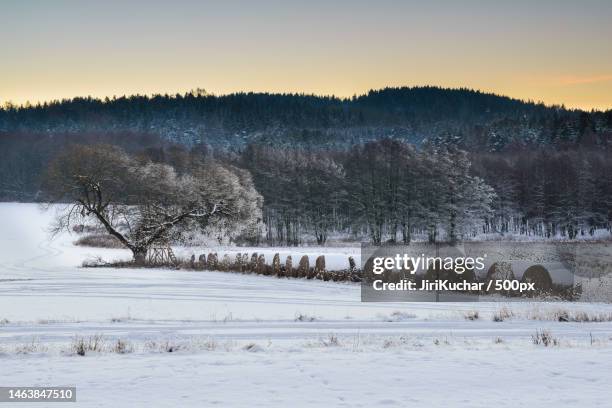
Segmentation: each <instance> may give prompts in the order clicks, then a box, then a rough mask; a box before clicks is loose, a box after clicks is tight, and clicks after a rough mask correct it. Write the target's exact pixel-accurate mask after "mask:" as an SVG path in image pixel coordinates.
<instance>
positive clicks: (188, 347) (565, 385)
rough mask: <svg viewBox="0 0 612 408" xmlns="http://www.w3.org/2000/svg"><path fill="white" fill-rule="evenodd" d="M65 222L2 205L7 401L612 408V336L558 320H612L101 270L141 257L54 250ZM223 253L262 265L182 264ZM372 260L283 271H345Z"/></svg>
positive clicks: (609, 310) (218, 276)
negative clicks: (22, 395) (56, 398)
mask: <svg viewBox="0 0 612 408" xmlns="http://www.w3.org/2000/svg"><path fill="white" fill-rule="evenodd" d="M51 217H52V213H51V212H46V213H45V212H41V211H40V210H39V208H38V206H36V205H30V204H0V226H1V227H0V228H1V229H0V386H51V385H66V386H68V385H72V386H76V387H77V403H76V404H74V405H75V406H83V407H104V406H112V407H152V406H154V407H158V406H159V407H177V406H182V407H192V406H194V407H206V406H213V405H214V406H221V407H258V406H261V407H287V406H293V407H302V406H313V407H314V406H342V407H355V406H357V407H359V406H363V407H371V406H411V407H438V406H445V407H506V406H507V407H517V406H526V407H565V406H568V407H574V406H580V407H596V406H600V407H611V406H612V397H610V392H609V384H610V381H611V380H612V365H610V361H612V323H611V322H609V321H604V322H597V323H593V322H590V323H586V322H559V321H558V318H557V317H556V316H558V315H559V314H560V313H569V314H570V315H571V316H578V315H586V316H598V317H600V318H601V317H606V316H610V315H612V305H608V304H585V303H580V304H572V305H568V304H562V303H527V302H520V303H516V302H512V303H507V302H503V301H500V302H499V303H495V302H489V303H484V302H480V303H459V304H450V303H441V304H433V303H401V304H392V303H375V304H374V303H361V302H360V292H359V286H358V285H357V284H352V283H333V282H321V281H306V280H298V279H278V278H275V277H265V276H254V275H240V274H234V273H222V272H202V271H200V272H196V271H181V270H146V269H105V268H99V269H98V268H96V269H85V268H81V267H80V265H81V263H82V261H83V260H85V259H88V258H93V257H97V256H101V257H103V258H105V259H107V260H112V259H119V258H126V257H128V256H129V254H128V253H127V252H126V251H123V250H110V249H95V248H83V247H76V246H74V245H73V241H74V240H76V238H77V237H76V236H74V235H73V236H71V235H69V234H64V235H61V236H58V237H55V238H54V239H52V240H51V239H50V236H49V234H48V233H47V232H46V230H47V228H48V226H49V224H50V220H51ZM211 250H215V251H217V252H219V253H224V252H226V251H229V252H231V251H239V252H246V250H242V249H235V248H234V249H232V248H217V249H211V248H201V249H193V248H182V249H179V252H180V253H181V254H182V255H187V254H190V253H191V252H194V253H196V254H198V253H202V252H210V251H211ZM254 250H255V249H250V250H248V252H249V253H251V252H253V251H254ZM257 250H258V251H259V252H260V253H261V252H262V250H261V249H257ZM358 250H359V249H358V248H355V247H352V248H350V247H347V248H300V249H285V250H282V252H281V255H283V256H286V255H289V254H291V255H292V256H293V259H296V258H298V259H299V256H301V255H302V254H308V255H309V256H311V262H313V261H314V257H315V256H316V255H319V254H322V253H323V254H325V255H326V258H327V260H328V267H330V266H335V265H336V264H337V265H341V264H342V263H343V262H345V260H346V258H347V257H348V255H354V256H355V255H357V256H358ZM279 251H281V250H279ZM274 252H276V251H275V250H274V249H273V248H272V249H266V250H265V253H266V258H268V259H271V254H273V253H274ZM268 254H270V256H268ZM581 313H582V314H581ZM476 314H477V318H476V317H475V315H476ZM494 316H498V317H502V318H503V319H501V320H503V321H494V319H493V317H494ZM470 317H471V318H472V319H470ZM498 320H500V319H498ZM602 320H609V319H605V318H604V319H602ZM538 331H540V332H542V331H545V332H547V333H549V334H550V336H551V342H552V343H553V344H551V345H550V346H548V347H547V346H545V345H543V344H534V341H533V339H532V337H533V336H534V335H536V332H538ZM94 343H95V344H94ZM79 345H80V346H83V345H84V347H85V348H87V346H91V348H95V350H86V352H85V355H84V356H81V355H79V354H78V353H77V351H78V350H79ZM6 405H7V406H8V405H10V404H6ZM3 406H4V405H3ZM18 406H20V407H25V406H28V404H25V403H20V404H18ZM32 406H35V407H40V406H41V404H32ZM54 406H55V405H54ZM59 406H61V405H59Z"/></svg>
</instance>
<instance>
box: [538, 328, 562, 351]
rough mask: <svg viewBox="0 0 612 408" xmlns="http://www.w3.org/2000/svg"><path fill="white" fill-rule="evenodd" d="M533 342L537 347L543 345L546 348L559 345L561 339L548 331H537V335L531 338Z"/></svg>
mask: <svg viewBox="0 0 612 408" xmlns="http://www.w3.org/2000/svg"><path fill="white" fill-rule="evenodd" d="M531 341H532V342H533V344H535V345H542V346H544V347H551V346H558V345H559V339H558V338H556V337H553V335H552V334H551V333H550V332H549V331H548V330H536V333H535V334H534V335H532V336H531Z"/></svg>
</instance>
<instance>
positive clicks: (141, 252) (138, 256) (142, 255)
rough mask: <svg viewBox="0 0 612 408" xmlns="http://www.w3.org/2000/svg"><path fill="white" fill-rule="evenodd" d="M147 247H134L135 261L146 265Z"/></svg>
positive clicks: (139, 264)
mask: <svg viewBox="0 0 612 408" xmlns="http://www.w3.org/2000/svg"><path fill="white" fill-rule="evenodd" d="M147 252H148V249H147V248H134V249H132V254H133V255H134V263H135V264H136V265H138V266H144V264H145V263H146V261H147Z"/></svg>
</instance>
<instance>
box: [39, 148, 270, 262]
mask: <svg viewBox="0 0 612 408" xmlns="http://www.w3.org/2000/svg"><path fill="white" fill-rule="evenodd" d="M45 191H46V194H47V200H48V202H50V203H58V204H62V207H61V208H63V210H62V211H60V212H59V213H58V216H57V219H56V222H57V224H56V226H55V228H56V230H58V231H59V230H61V229H65V228H69V227H70V226H71V225H73V224H75V223H82V222H84V221H86V220H93V221H95V222H97V223H99V224H100V225H102V226H103V227H104V228H105V229H106V231H107V232H108V233H109V234H110V235H112V236H114V237H115V238H117V239H118V240H119V242H121V243H122V244H123V245H124V246H125V247H126V248H128V249H130V250H131V251H132V254H133V256H134V261H135V262H136V263H137V264H143V263H144V262H145V259H146V255H147V252H148V250H149V248H150V247H151V246H153V245H156V244H166V243H168V242H169V241H171V240H173V239H177V238H178V237H180V235H181V234H183V233H185V231H189V230H192V229H194V228H200V229H207V228H209V227H210V228H217V229H219V230H226V231H227V230H231V229H236V228H237V227H239V226H242V227H244V226H250V225H253V224H255V223H256V222H257V221H258V220H259V219H260V218H261V210H260V207H261V198H260V197H259V196H258V194H257V193H256V192H254V190H253V188H252V185H251V184H250V179H249V177H248V176H247V174H246V173H245V172H244V171H238V170H237V169H233V168H230V167H227V166H222V165H220V164H218V163H215V162H207V163H192V164H191V168H190V171H189V172H183V173H182V174H178V173H177V171H176V170H175V169H174V167H172V166H170V165H168V164H164V163H154V162H151V161H149V160H146V159H142V158H140V159H136V158H134V157H131V156H129V155H128V154H127V153H125V152H124V151H123V150H121V149H119V148H118V147H114V146H108V145H89V146H80V145H75V146H72V147H70V148H69V149H67V150H65V151H64V152H63V153H61V154H60V155H58V156H57V157H56V158H55V159H54V160H53V161H52V162H51V164H50V166H49V169H48V171H47V176H46V181H45Z"/></svg>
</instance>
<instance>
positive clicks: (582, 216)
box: [0, 134, 612, 245]
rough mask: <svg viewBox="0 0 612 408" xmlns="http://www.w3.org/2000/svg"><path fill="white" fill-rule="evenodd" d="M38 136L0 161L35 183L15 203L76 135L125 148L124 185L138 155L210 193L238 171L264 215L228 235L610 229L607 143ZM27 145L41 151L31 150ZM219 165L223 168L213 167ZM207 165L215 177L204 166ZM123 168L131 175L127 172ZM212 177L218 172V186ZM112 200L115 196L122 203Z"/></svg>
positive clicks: (44, 189) (589, 233) (448, 236)
mask: <svg viewBox="0 0 612 408" xmlns="http://www.w3.org/2000/svg"><path fill="white" fill-rule="evenodd" d="M46 138H49V136H46ZM44 140H45V144H44V146H46V147H48V149H47V148H45V149H42V150H41V151H39V152H36V151H35V149H32V148H31V146H32V145H31V144H28V139H21V140H20V143H22V144H23V146H24V149H27V148H28V147H29V148H30V150H31V151H32V154H33V156H31V159H28V158H23V157H22V158H21V160H22V161H23V160H25V161H28V160H30V162H29V163H28V165H29V166H30V167H32V166H33V164H36V165H37V166H38V167H37V168H34V167H32V170H31V171H29V172H20V171H15V169H17V170H18V169H19V166H15V165H14V163H17V158H19V156H18V155H17V156H16V157H15V161H13V162H12V161H11V160H8V161H3V162H0V173H2V172H4V173H3V177H1V178H0V180H1V181H2V183H3V184H2V186H3V188H5V189H6V188H7V186H8V187H10V186H11V185H12V186H13V187H11V188H12V189H14V190H15V191H20V192H22V193H24V194H25V192H26V191H27V189H26V188H25V187H27V186H29V185H34V186H35V191H36V193H35V194H33V195H28V196H23V201H41V200H46V199H47V195H48V194H49V193H54V192H61V191H62V190H61V189H60V188H58V187H57V186H58V184H55V186H56V187H54V188H49V186H50V184H47V182H46V181H45V180H46V179H44V178H43V177H41V175H42V174H49V171H50V170H49V169H52V168H56V167H53V166H57V163H58V157H63V158H64V159H63V160H64V161H65V163H73V164H74V163H76V157H77V156H82V155H83V153H82V152H81V153H78V154H77V153H74V151H73V150H72V149H74V146H75V144H74V142H75V141H78V142H80V143H79V144H76V146H81V148H83V149H84V148H85V147H86V146H91V149H93V151H95V150H96V149H97V148H98V147H96V146H100V144H99V142H100V141H107V142H110V143H106V144H112V145H114V146H117V148H119V149H120V151H121V152H123V153H120V154H119V153H117V155H119V156H121V157H122V159H121V165H117V166H115V167H114V168H115V169H116V170H115V171H117V172H119V173H121V174H122V176H121V177H119V176H117V177H115V179H118V180H121V183H123V184H126V185H128V184H133V183H135V184H138V183H139V182H138V183H137V180H139V177H144V175H142V174H141V173H140V171H144V170H143V168H147V167H146V166H145V167H143V168H140V167H133V166H136V164H138V163H140V164H142V165H143V166H144V164H143V163H153V164H155V165H159V166H162V165H164V166H168V168H169V169H171V171H170V170H168V171H166V172H165V173H164V174H175V175H176V177H179V178H180V177H190V180H192V181H193V180H207V181H206V190H202V189H203V188H204V187H203V186H202V184H201V182H198V183H195V184H190V186H191V188H197V189H200V190H201V191H206V194H207V195H209V196H213V195H214V194H213V193H214V191H215V189H214V188H212V186H217V187H215V188H217V189H218V190H219V191H234V190H231V188H233V187H231V186H232V185H234V186H235V185H237V184H236V180H242V181H241V182H240V183H242V184H240V183H238V184H239V185H242V187H241V189H238V190H235V191H241V193H240V194H242V195H243V196H244V197H260V198H259V199H258V200H261V201H262V202H261V203H259V204H258V206H259V207H260V212H261V213H260V214H259V215H258V216H256V217H255V218H257V219H259V221H258V222H249V228H247V229H248V233H246V232H247V231H242V232H241V233H238V234H236V233H234V234H233V235H232V239H233V240H234V241H236V242H247V241H248V242H251V243H259V242H260V241H262V240H263V241H265V242H267V243H270V244H281V245H298V244H301V243H304V242H306V241H310V240H313V241H316V242H318V243H319V244H324V243H326V242H327V241H328V240H329V239H330V238H333V239H347V240H364V239H367V240H370V241H371V242H373V243H375V244H381V243H383V242H386V241H391V242H403V243H410V242H411V241H413V240H427V241H431V242H435V241H457V240H461V239H479V237H480V234H497V235H508V234H514V235H521V236H537V237H542V238H555V237H565V238H568V239H575V238H580V237H594V236H596V234H597V233H598V230H605V231H607V232H608V233H609V232H610V228H611V220H612V162H611V161H610V160H609V154H608V152H607V151H605V150H602V149H597V148H587V147H583V148H579V149H574V150H563V151H560V150H550V149H533V150H532V151H519V152H504V153H498V152H484V153H483V152H476V153H475V152H471V153H470V152H466V151H464V150H461V149H457V148H455V147H453V146H451V147H448V146H439V145H435V144H423V145H421V146H415V145H412V144H409V143H406V142H404V141H399V140H395V139H388V138H387V139H381V140H377V141H371V142H367V143H364V144H358V145H355V146H352V147H351V148H348V149H337V150H330V149H323V148H316V147H310V148H304V147H291V148H288V147H282V146H281V147H273V146H270V145H266V144H264V145H260V144H252V145H248V146H247V147H245V148H244V149H242V150H239V151H227V150H219V149H211V148H209V147H207V146H205V145H198V146H194V147H192V148H187V147H185V146H181V145H173V144H167V143H165V142H163V141H161V140H160V139H158V138H156V137H155V136H150V137H144V136H143V137H140V138H132V137H131V135H129V134H126V135H124V136H123V137H120V138H117V139H108V138H106V139H105V137H103V136H100V135H96V134H92V135H90V136H89V138H78V139H75V138H74V137H70V136H69V135H66V136H63V137H61V138H60V137H56V138H55V139H54V140H48V139H44ZM0 142H1V141H0ZM83 142H87V143H85V144H83ZM51 147H52V148H51ZM67 151H68V152H72V153H69V154H67V153H66V152H67ZM104 151H106V150H104ZM35 152H36V154H37V155H40V156H34V153H35ZM90 153H91V151H90ZM106 154H108V155H110V154H111V153H108V152H107V153H106ZM43 159H44V160H43ZM37 162H38V164H37ZM7 163H9V164H8V165H7ZM11 163H13V164H11ZM79 163H81V162H79ZM85 163H86V162H83V163H82V164H83V165H84V164H85ZM130 163H131V164H130ZM209 165H210V166H212V167H210V166H209ZM203 166H204V167H203ZM206 166H209V167H206ZM26 168H28V167H27V166H26ZM152 168H153V167H149V169H152ZM203 168H206V169H207V170H206V171H204V170H202V169H203ZM219 168H224V169H229V170H227V171H229V173H223V172H221V173H219V172H220V171H221V170H219V171H217V172H216V173H215V172H213V170H212V169H219ZM126 169H129V171H127V170H126ZM135 169H136V170H135ZM11 171H15V172H14V173H11ZM109 171H110V170H109ZM224 171H225V170H224ZM209 173H210V174H217V176H216V177H212V178H211V177H209V176H206V174H209ZM10 174H13V176H12V177H7V175H10ZM56 174H59V173H57V172H56ZM66 174H68V173H66ZM228 174H234V175H236V176H228ZM126 175H131V176H130V177H129V178H127V179H126V178H125V177H127V176H126ZM147 177H150V175H147ZM168 177H170V176H168ZM172 177H174V176H172ZM235 177H238V178H237V179H236V178H235ZM147 180H148V179H147ZM152 180H153V181H151V182H146V184H151V185H155V184H157V181H159V182H162V181H163V180H166V181H164V182H165V183H166V184H168V183H169V185H173V186H178V185H179V184H180V183H178V182H175V181H172V182H168V181H167V179H165V178H162V177H161V176H160V177H156V178H153V179H152ZM155 180H157V181H155ZM177 180H178V179H177ZM185 180H186V179H185ZM215 180H224V181H223V183H221V184H215V183H216V181H215ZM232 180H234V181H232ZM11 183H12V184H11ZM28 183H30V184H28ZM72 186H73V188H76V190H78V191H81V190H82V188H81V190H79V188H77V187H75V185H74V184H73V185H72ZM81 187H82V186H81ZM228 188H230V190H227V189H228ZM5 191H7V190H5ZM121 191H123V193H121V194H128V193H127V191H128V190H120V192H121ZM168 191H174V190H170V189H168ZM245 191H249V192H250V193H249V194H246V193H245ZM9 192H10V190H9ZM5 194H8V193H5ZM116 194H119V195H120V193H116ZM130 194H132V193H130ZM133 194H136V193H133ZM138 194H140V193H138ZM138 194H136V196H137V197H138V196H139V195H138ZM174 194H175V196H176V195H177V194H179V193H174ZM52 195H53V194H52ZM9 197H11V196H10V195H9ZM13 197H14V196H13ZM54 197H55V198H54V200H55V201H58V200H60V201H61V200H68V201H70V200H71V199H70V198H69V197H70V196H68V198H66V196H62V197H64V198H61V199H60V198H58V197H57V196H54ZM141 197H142V196H141ZM120 198H121V200H123V201H121V203H122V204H125V205H129V204H130V201H129V200H128V199H127V198H125V197H120ZM256 201H257V200H256ZM251 213H256V211H255V210H252V211H251ZM224 222H225V221H224ZM217 227H218V228H217ZM217 227H215V228H216V230H215V231H213V226H212V224H211V225H209V226H208V233H209V234H213V235H215V234H216V237H217V238H219V239H222V238H223V237H224V235H225V234H226V232H227V230H228V228H223V227H224V225H223V224H222V223H221V224H218V225H217Z"/></svg>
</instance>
